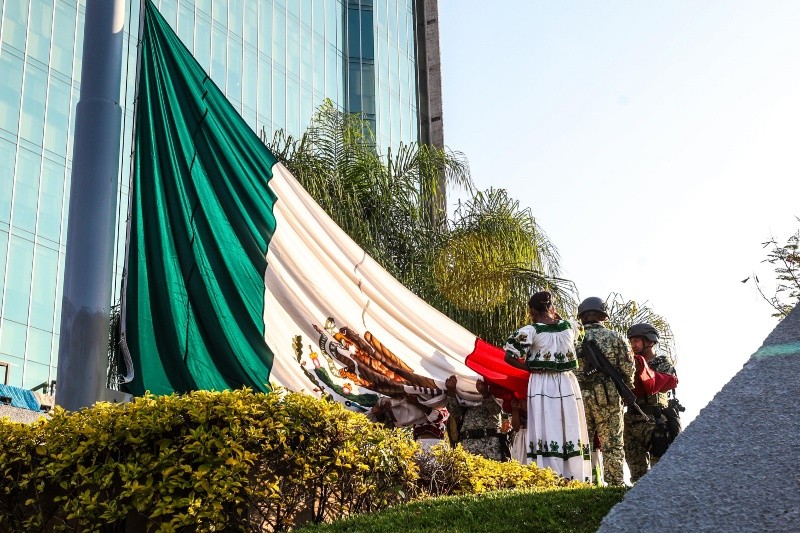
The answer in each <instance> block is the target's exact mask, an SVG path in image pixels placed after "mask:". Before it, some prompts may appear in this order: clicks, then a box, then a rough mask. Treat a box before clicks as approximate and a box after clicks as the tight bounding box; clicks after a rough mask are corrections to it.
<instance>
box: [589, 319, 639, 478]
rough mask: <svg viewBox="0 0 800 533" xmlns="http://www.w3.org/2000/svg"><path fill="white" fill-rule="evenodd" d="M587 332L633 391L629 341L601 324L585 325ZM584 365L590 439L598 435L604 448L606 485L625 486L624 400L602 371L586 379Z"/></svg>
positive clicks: (632, 366)
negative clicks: (623, 463)
mask: <svg viewBox="0 0 800 533" xmlns="http://www.w3.org/2000/svg"><path fill="white" fill-rule="evenodd" d="M584 331H585V336H584V340H590V339H591V340H594V342H595V343H597V346H598V347H599V348H600V350H601V351H602V352H603V354H604V355H605V356H606V358H607V359H608V361H609V362H610V363H611V364H612V365H613V366H614V367H616V368H617V369H618V370H619V372H620V374H622V377H623V379H624V380H625V384H626V385H627V386H628V388H630V389H633V374H634V364H633V356H632V355H631V349H630V345H629V344H628V341H627V339H625V338H624V337H622V336H621V335H619V334H618V333H616V332H614V331H611V330H610V329H607V328H606V327H605V326H603V325H602V324H585V325H584ZM583 365H584V361H583V359H581V360H580V368H579V370H578V372H577V376H578V382H579V383H580V385H581V389H582V390H583V404H584V407H585V410H586V428H587V429H588V430H589V439H590V440H591V439H592V438H593V435H595V434H596V435H597V436H598V438H599V440H600V443H601V445H602V449H603V475H604V477H605V482H606V483H607V484H609V485H623V484H624V481H623V474H622V461H623V457H624V451H623V449H624V446H623V425H624V421H623V413H622V398H620V395H619V393H618V392H617V389H616V387H615V386H614V382H613V381H611V379H609V378H607V377H606V376H605V375H604V374H602V373H601V372H597V373H595V374H594V375H592V376H586V375H585V374H584V371H583Z"/></svg>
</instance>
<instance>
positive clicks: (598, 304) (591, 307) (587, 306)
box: [578, 296, 608, 316]
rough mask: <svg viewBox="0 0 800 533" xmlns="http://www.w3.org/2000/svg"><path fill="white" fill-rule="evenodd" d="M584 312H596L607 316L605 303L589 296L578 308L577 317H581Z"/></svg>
mask: <svg viewBox="0 0 800 533" xmlns="http://www.w3.org/2000/svg"><path fill="white" fill-rule="evenodd" d="M586 311H598V312H600V313H603V314H604V315H606V316H608V312H607V311H606V303H605V302H604V301H603V300H601V299H600V298H598V297H597V296H589V297H588V298H586V299H585V300H584V301H582V302H581V304H580V305H579V306H578V316H581V315H582V314H583V313H585V312H586Z"/></svg>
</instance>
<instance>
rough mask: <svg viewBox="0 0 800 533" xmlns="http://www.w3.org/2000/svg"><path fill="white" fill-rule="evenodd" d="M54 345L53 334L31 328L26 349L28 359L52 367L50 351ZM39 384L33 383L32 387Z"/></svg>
mask: <svg viewBox="0 0 800 533" xmlns="http://www.w3.org/2000/svg"><path fill="white" fill-rule="evenodd" d="M51 344H53V334H52V333H51V332H49V331H42V330H40V329H35V328H30V329H29V330H28V342H27V347H26V350H25V351H26V359H28V361H33V362H36V363H39V364H41V365H48V366H49V365H50V349H51V346H50V345H51ZM39 383H42V381H39V382H38V383H33V384H32V385H31V386H32V387H35V386H36V385H38V384H39Z"/></svg>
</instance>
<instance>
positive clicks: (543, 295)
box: [528, 291, 553, 313]
mask: <svg viewBox="0 0 800 533" xmlns="http://www.w3.org/2000/svg"><path fill="white" fill-rule="evenodd" d="M551 305H553V295H552V294H550V293H549V292H547V291H541V292H537V293H535V294H533V295H532V296H531V299H530V300H528V307H530V308H531V309H535V310H536V311H539V312H540V313H544V312H546V311H547V309H548V308H549V307H550V306H551Z"/></svg>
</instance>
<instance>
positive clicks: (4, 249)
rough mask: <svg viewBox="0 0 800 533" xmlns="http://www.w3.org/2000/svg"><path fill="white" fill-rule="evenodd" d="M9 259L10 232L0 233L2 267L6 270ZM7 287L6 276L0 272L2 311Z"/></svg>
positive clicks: (0, 305)
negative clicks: (4, 290) (4, 292)
mask: <svg viewBox="0 0 800 533" xmlns="http://www.w3.org/2000/svg"><path fill="white" fill-rule="evenodd" d="M7 258H8V232H7V231H0V265H2V266H3V268H5V266H6V259H7ZM4 286H5V274H4V273H3V272H2V271H0V309H2V308H3V287H4Z"/></svg>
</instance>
